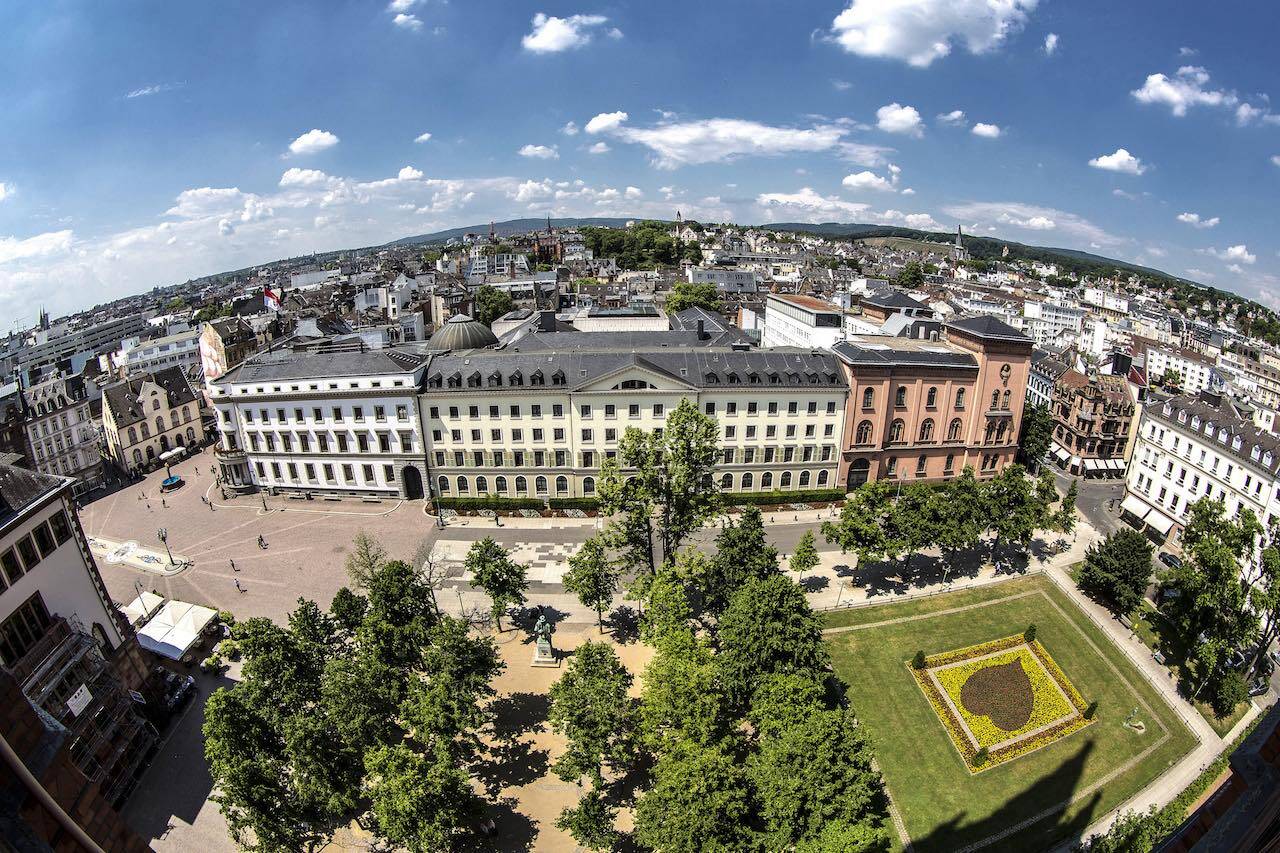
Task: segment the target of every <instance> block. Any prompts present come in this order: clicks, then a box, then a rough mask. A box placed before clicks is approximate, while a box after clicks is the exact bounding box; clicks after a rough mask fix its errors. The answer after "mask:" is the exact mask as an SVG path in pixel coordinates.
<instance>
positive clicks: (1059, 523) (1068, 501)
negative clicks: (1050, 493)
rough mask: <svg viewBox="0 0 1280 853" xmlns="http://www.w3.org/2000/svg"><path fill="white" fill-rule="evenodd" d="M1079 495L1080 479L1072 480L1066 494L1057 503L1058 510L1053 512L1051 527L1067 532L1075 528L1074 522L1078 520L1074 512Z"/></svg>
mask: <svg viewBox="0 0 1280 853" xmlns="http://www.w3.org/2000/svg"><path fill="white" fill-rule="evenodd" d="M1079 497H1080V481H1079V480H1072V481H1071V485H1070V486H1069V487H1068V488H1067V493H1066V495H1064V496H1063V498H1062V503H1061V504H1059V505H1058V511H1057V512H1056V513H1054V514H1053V527H1054V528H1055V529H1056V530H1058V531H1060V532H1062V533H1067V534H1069V533H1071V532H1072V531H1074V530H1075V529H1076V522H1077V521H1078V520H1079V519H1078V515H1077V513H1076V499H1077V498H1079Z"/></svg>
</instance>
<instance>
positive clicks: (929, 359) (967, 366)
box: [831, 336, 978, 370]
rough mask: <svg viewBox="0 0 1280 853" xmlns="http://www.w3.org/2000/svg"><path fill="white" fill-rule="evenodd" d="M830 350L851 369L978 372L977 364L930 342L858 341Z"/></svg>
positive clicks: (963, 354) (841, 343) (856, 339)
mask: <svg viewBox="0 0 1280 853" xmlns="http://www.w3.org/2000/svg"><path fill="white" fill-rule="evenodd" d="M831 349H832V351H833V352H834V353H835V354H836V355H837V356H839V358H840V360H841V361H843V362H844V363H845V364H847V365H849V366H851V367H853V366H862V367H898V366H902V367H941V368H958V369H961V370H977V369H978V360H977V359H975V358H974V357H973V356H972V355H970V354H969V353H967V352H963V351H961V350H958V349H954V348H952V347H948V346H944V345H943V344H940V343H934V342H928V343H925V342H917V341H907V340H904V339H902V338H888V337H879V336H876V337H861V338H853V339H850V340H847V341H840V342H839V343H837V344H836V345H835V346H833V347H832V348H831Z"/></svg>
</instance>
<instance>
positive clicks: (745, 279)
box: [687, 267, 760, 293]
mask: <svg viewBox="0 0 1280 853" xmlns="http://www.w3.org/2000/svg"><path fill="white" fill-rule="evenodd" d="M687 276H688V278H689V282H690V283H691V284H714V285H715V286H716V290H719V291H722V292H724V293H755V292H756V291H757V290H759V289H760V274H759V273H757V272H755V271H754V270H737V269H707V268H705V267H689V268H688V272H687Z"/></svg>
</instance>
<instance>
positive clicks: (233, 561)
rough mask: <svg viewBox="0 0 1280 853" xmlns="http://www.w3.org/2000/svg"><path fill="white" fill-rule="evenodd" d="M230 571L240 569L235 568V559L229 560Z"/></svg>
mask: <svg viewBox="0 0 1280 853" xmlns="http://www.w3.org/2000/svg"><path fill="white" fill-rule="evenodd" d="M231 571H233V572H238V571H240V570H239V569H237V568H236V561H235V560H232V561H231Z"/></svg>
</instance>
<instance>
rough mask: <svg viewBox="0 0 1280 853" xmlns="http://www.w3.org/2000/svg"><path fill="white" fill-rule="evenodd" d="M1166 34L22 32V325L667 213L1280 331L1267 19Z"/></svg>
mask: <svg viewBox="0 0 1280 853" xmlns="http://www.w3.org/2000/svg"><path fill="white" fill-rule="evenodd" d="M1155 11H1156V7H1155V6H1154V5H1153V4H1133V6H1132V8H1130V7H1125V8H1120V9H1117V8H1114V7H1103V6H1102V5H1101V4H1093V3H1089V4H1072V7H1071V8H1069V9H1068V8H1067V7H1065V6H1064V5H1061V4H1052V3H1047V2H1037V0H1009V2H1006V3H1002V4H996V5H995V6H994V7H993V6H991V5H989V4H987V3H985V2H972V3H970V2H961V3H955V2H952V3H946V4H942V3H937V2H934V0H909V2H887V1H886V0H853V2H844V3H840V2H830V3H822V4H812V5H810V6H806V7H804V8H800V9H792V8H781V7H777V6H776V5H771V4H764V3H758V4H757V3H739V4H732V5H721V4H703V5H701V6H698V7H696V8H695V7H688V6H677V5H675V4H662V3H659V4H646V6H645V7H643V8H640V7H634V6H627V5H621V4H605V5H600V6H593V5H591V4H586V3H575V4H571V5H563V4H555V5H547V4H541V3H528V4H526V3H520V4H488V3H470V4H461V3H445V2H441V0H392V2H390V3H389V4H388V3H382V2H378V3H352V4H344V5H337V4H332V5H330V4H324V5H323V6H322V7H319V8H312V7H309V6H305V5H302V4H284V5H276V6H273V7H272V8H271V9H258V8H254V7H251V6H247V5H246V6H244V7H239V8H236V9H235V10H234V11H233V12H227V11H225V10H216V11H215V10H208V9H205V10H201V9H179V8H167V7H166V8H157V9H155V10H151V11H150V13H149V14H147V15H141V14H131V15H123V14H118V13H116V12H114V11H112V10H107V9H101V8H97V7H94V6H82V5H80V4H75V3H64V4H55V5H52V6H49V7H40V8H30V9H27V8H21V9H20V8H11V9H7V10H6V11H4V12H2V13H0V21H3V24H4V26H3V31H4V32H6V33H7V35H5V36H0V40H2V41H0V43H3V44H4V47H5V51H4V54H5V59H3V60H0V63H3V67H4V68H5V74H4V79H5V80H6V81H7V85H6V86H5V87H4V88H2V89H0V104H2V105H3V108H4V110H5V114H6V116H7V117H8V119H9V121H8V122H7V124H8V128H7V130H8V133H7V134H6V137H7V140H6V141H7V146H6V147H7V149H8V150H7V152H6V154H5V155H4V156H2V157H0V187H2V189H0V310H3V311H4V313H5V315H6V316H7V317H10V318H11V322H12V321H14V320H16V321H19V322H27V323H30V322H33V321H34V319H35V314H36V311H37V310H38V307H39V306H40V305H42V304H43V305H46V306H47V307H49V308H50V310H51V311H53V312H54V313H67V312H70V311H74V310H78V309H80V308H83V307H87V306H88V305H90V304H93V303H95V302H103V301H108V300H110V299H114V298H117V297H120V296H124V295H127V294H130V293H136V292H141V291H145V290H148V289H150V288H151V287H153V286H157V285H166V284H171V283H175V282H178V281H182V280H185V279H187V278H192V277H198V276H202V275H207V274H211V273H215V272H219V271H222V270H226V269H235V268H239V267H243V266H246V265H252V264H255V263H264V262H267V261H270V260H273V259H276V258H280V257H286V256H290V255H296V254H301V253H305V252H310V251H326V250H332V249H338V248H348V247H354V246H360V245H370V244H377V243H382V242H386V241H389V240H394V239H397V238H399V237H404V236H409V235H413V234H421V233H427V232H431V231H435V230H440V229H444V228H449V227H454V226H459V225H466V224H469V223H473V222H480V221H487V220H489V219H499V220H501V219H508V218H518V217H524V216H544V215H548V214H550V215H552V216H557V217H561V216H655V217H663V218H670V217H672V216H674V213H675V211H676V210H677V209H679V210H681V211H682V212H683V213H684V215H685V216H686V217H689V218H699V219H706V220H714V221H733V222H741V223H747V224H754V223H766V222H781V221H812V222H822V221H840V222H858V223H880V224H890V225H902V226H906V227H919V228H936V229H940V230H951V229H953V228H954V227H955V226H956V225H960V226H962V227H964V228H965V230H966V232H970V233H974V234H977V235H979V236H996V237H1001V238H1005V239H1009V240H1014V241H1018V242H1022V243H1029V244H1033V245H1046V246H1061V247H1067V248H1076V249H1082V250H1086V251H1093V252H1096V253H1098V254H1102V255H1106V256H1110V257H1115V258H1117V259H1120V260H1126V261H1131V262H1136V263H1141V264H1145V265H1150V266H1154V267H1156V268H1159V269H1163V270H1166V271H1168V272H1170V273H1171V274H1173V275H1179V276H1185V277H1187V278H1190V279H1193V280H1197V281H1200V282H1202V283H1204V284H1208V285H1213V286H1216V287H1222V288H1226V289H1229V290H1233V291H1236V292H1238V293H1241V294H1243V295H1245V296H1248V297H1249V298H1252V299H1258V300H1260V301H1262V302H1263V303H1264V304H1268V305H1270V306H1271V307H1273V308H1275V307H1277V305H1278V301H1277V291H1278V290H1280V255H1278V254H1277V248H1280V245H1278V244H1277V241H1276V238H1275V237H1274V234H1273V233H1269V232H1273V230H1274V229H1270V228H1268V226H1269V225H1272V224H1273V219H1272V218H1271V217H1269V216H1268V214H1269V213H1270V210H1269V208H1268V204H1267V203H1268V201H1270V200H1271V199H1274V197H1275V193H1274V189H1275V187H1276V186H1277V183H1280V115H1278V114H1275V113H1272V112H1271V108H1270V105H1269V98H1268V95H1269V94H1270V93H1273V92H1277V91H1280V81H1277V79H1276V77H1277V72H1276V71H1275V69H1274V67H1271V66H1270V65H1269V64H1268V63H1266V62H1265V61H1258V60H1257V59H1255V57H1262V56H1266V55H1267V54H1266V53H1265V50H1266V41H1265V39H1266V34H1267V33H1269V32H1271V31H1274V23H1275V21H1274V18H1275V13H1274V12H1273V11H1270V10H1265V9H1262V10H1260V9H1255V8H1252V7H1249V6H1246V4H1243V3H1237V4H1228V7H1227V8H1225V9H1223V10H1221V11H1219V12H1218V13H1216V14H1215V15H1213V16H1207V15H1204V14H1202V13H1199V14H1197V15H1196V17H1195V18H1193V17H1192V16H1191V15H1192V13H1190V12H1188V13H1186V15H1185V16H1182V17H1180V16H1179V15H1178V13H1176V12H1173V13H1170V12H1168V11H1167V10H1161V11H1160V14H1154V12H1155ZM1269 18H1270V19H1271V21H1270V23H1271V24H1272V25H1271V26H1268V20H1267V19H1269ZM921 22H926V23H921ZM1135 33H1140V37H1137V38H1135V36H1134V34H1135ZM193 48H196V49H193Z"/></svg>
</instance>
